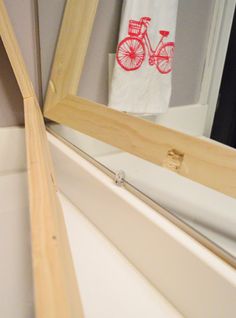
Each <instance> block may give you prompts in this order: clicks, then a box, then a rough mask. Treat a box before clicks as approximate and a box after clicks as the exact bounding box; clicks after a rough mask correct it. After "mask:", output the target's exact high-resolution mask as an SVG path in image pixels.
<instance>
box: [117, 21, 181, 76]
mask: <svg viewBox="0 0 236 318" xmlns="http://www.w3.org/2000/svg"><path fill="white" fill-rule="evenodd" d="M150 21H151V18H149V17H142V18H141V19H140V20H139V21H136V20H129V27H128V36H127V37H126V38H124V39H123V40H122V41H121V42H120V43H119V44H118V47H117V52H116V60H117V62H118V64H119V65H120V66H121V67H122V68H123V69H124V70H125V71H128V72H130V71H135V70H137V69H139V68H140V67H141V65H142V64H143V61H144V60H145V58H146V56H147V57H148V63H149V65H150V66H153V65H155V66H156V68H157V70H158V71H159V72H160V73H161V74H168V73H170V72H171V71H172V62H173V58H174V47H175V44H174V42H166V43H165V42H164V38H166V37H168V35H169V31H166V30H160V31H159V33H160V35H161V39H160V41H159V43H158V44H157V47H156V49H153V48H152V46H151V42H150V39H149V36H148V32H147V31H148V27H149V23H150Z"/></svg>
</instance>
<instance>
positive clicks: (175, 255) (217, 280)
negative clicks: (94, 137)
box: [48, 134, 236, 318]
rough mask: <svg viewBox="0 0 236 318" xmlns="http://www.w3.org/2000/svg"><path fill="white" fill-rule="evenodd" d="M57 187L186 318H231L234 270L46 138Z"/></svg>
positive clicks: (235, 287)
mask: <svg viewBox="0 0 236 318" xmlns="http://www.w3.org/2000/svg"><path fill="white" fill-rule="evenodd" d="M48 138H49V141H50V146H51V150H52V155H53V159H54V164H55V168H56V177H57V179H58V183H59V187H60V189H61V190H62V191H63V193H65V195H66V196H67V197H68V198H69V199H70V201H71V202H72V203H73V204H74V205H75V206H76V207H77V208H79V209H80V210H81V211H83V213H84V214H85V215H86V217H88V218H89V219H90V221H91V222H92V223H93V224H95V225H96V226H97V227H98V228H99V230H100V231H101V232H103V233H104V235H106V237H107V238H108V239H109V240H110V241H111V242H112V243H113V244H114V245H115V246H116V247H117V248H118V249H119V250H120V251H121V252H122V254H123V255H125V257H127V259H128V260H130V262H131V263H132V264H134V265H135V267H136V268H137V269H138V270H139V271H140V272H141V273H143V275H144V276H145V277H147V278H148V280H149V281H150V282H151V283H152V284H153V285H154V286H155V287H156V288H157V289H158V290H159V291H160V292H161V293H162V294H163V295H164V296H165V297H166V298H167V299H168V300H169V301H170V302H171V303H172V304H174V306H175V307H176V308H177V309H178V310H179V311H180V312H181V313H182V314H183V315H184V316H186V317H191V318H199V317H207V318H222V317H233V316H234V315H235V311H236V271H235V270H234V269H232V268H231V267H230V266H229V265H228V264H227V263H225V262H224V261H222V260H221V259H219V258H218V257H217V256H216V255H214V254H213V253H211V252H210V251H209V250H208V249H206V248H205V247H203V246H202V245H201V244H199V243H198V242H196V241H195V240H194V239H193V238H191V237H190V236H189V235H187V234H186V233H184V232H183V231H182V230H180V229H179V228H178V227H177V226H175V225H174V224H173V223H171V222H170V221H168V220H167V219H166V218H164V217H163V216H161V215H160V214H159V213H157V212H156V211H155V210H153V209H152V208H150V207H149V206H148V205H146V204H145V203H144V202H142V201H141V200H139V199H138V198H137V197H135V196H134V195H132V194H131V193H129V192H128V191H126V190H125V189H123V188H120V187H117V186H116V185H115V184H114V182H113V181H112V180H111V179H110V178H109V177H108V176H106V175H105V174H104V173H102V172H101V171H100V170H99V169H97V168H96V167H95V166H93V165H92V164H90V163H89V162H87V161H86V160H84V159H83V158H82V157H80V156H79V155H78V154H77V153H75V152H74V151H73V150H71V149H70V148H68V147H67V146H66V145H64V144H63V143H62V142H60V141H59V140H58V139H56V138H55V137H53V136H52V135H50V134H48Z"/></svg>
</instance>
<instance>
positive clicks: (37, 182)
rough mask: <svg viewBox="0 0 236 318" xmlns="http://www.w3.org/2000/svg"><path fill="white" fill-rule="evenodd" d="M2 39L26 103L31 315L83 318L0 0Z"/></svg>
mask: <svg viewBox="0 0 236 318" xmlns="http://www.w3.org/2000/svg"><path fill="white" fill-rule="evenodd" d="M0 36H1V38H2V41H3V44H4V47H5V49H6V52H7V55H8V58H9V60H10V63H11V66H12V68H13V70H14V74H15V76H16V79H17V82H18V85H19V87H20V90H21V93H22V97H23V99H24V112H25V133H26V148H27V164H28V180H29V200H30V219H31V235H32V261H33V276H34V277H33V278H34V294H35V316H36V317H37V318H82V317H83V312H82V306H81V301H80V296H79V290H78V284H77V279H76V276H75V271H74V267H73V260H72V256H71V254H70V247H69V243H68V238H67V232H66V226H65V222H64V218H63V211H62V209H61V206H60V203H59V200H58V197H57V189H56V185H55V178H54V173H53V164H52V161H51V156H50V153H49V149H48V141H47V137H46V130H45V125H44V121H43V116H42V113H41V111H40V107H39V104H38V101H37V98H36V95H35V92H34V89H33V85H32V83H31V80H30V78H29V75H28V72H27V70H26V67H25V63H24V60H23V58H22V55H21V52H20V49H19V46H18V43H17V40H16V37H15V35H14V32H13V28H12V26H11V22H10V19H9V17H8V14H7V11H6V8H5V6H4V2H3V1H2V0H0Z"/></svg>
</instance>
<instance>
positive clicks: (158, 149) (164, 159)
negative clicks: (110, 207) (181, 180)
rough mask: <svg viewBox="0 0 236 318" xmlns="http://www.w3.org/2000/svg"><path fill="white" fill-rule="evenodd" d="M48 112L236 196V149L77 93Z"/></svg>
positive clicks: (74, 126)
mask: <svg viewBox="0 0 236 318" xmlns="http://www.w3.org/2000/svg"><path fill="white" fill-rule="evenodd" d="M46 115H47V117H48V118H50V119H52V120H55V121H56V122H58V123H61V124H64V125H68V126H70V127H71V128H74V129H76V130H78V131H81V132H82V133H85V134H88V135H90V136H92V137H95V138H97V139H99V140H102V141H104V142H107V143H109V144H111V145H113V146H115V147H118V148H120V149H122V150H125V151H127V152H130V153H132V154H134V155H136V156H139V157H141V158H143V159H145V160H148V161H151V162H153V163H156V164H158V165H161V166H163V167H167V168H168V169H170V170H172V171H173V172H176V173H179V174H180V175H182V176H184V177H187V178H189V179H192V180H194V181H197V182H199V183H202V184H204V185H206V186H209V187H211V188H213V189H216V190H218V191H221V192H223V193H225V194H227V195H230V196H232V197H236V151H235V150H234V149H232V148H229V147H225V146H223V145H221V144H216V143H213V142H208V141H206V140H204V139H200V138H195V137H191V136H189V135H187V134H184V133H181V132H178V131H175V130H172V129H169V128H166V127H163V126H160V125H155V124H153V123H151V122H149V121H146V120H142V119H139V118H137V117H132V116H129V115H127V114H125V113H122V112H118V111H116V110H112V109H108V108H107V107H105V106H103V105H100V104H96V103H95V102H92V101H88V100H86V99H83V98H81V97H77V96H71V95H69V96H67V98H65V99H64V100H62V101H61V102H60V103H58V104H57V112H54V111H53V110H49V111H48V112H46Z"/></svg>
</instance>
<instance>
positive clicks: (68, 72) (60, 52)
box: [45, 0, 98, 110]
mask: <svg viewBox="0 0 236 318" xmlns="http://www.w3.org/2000/svg"><path fill="white" fill-rule="evenodd" d="M97 5H98V0H89V1H88V0H67V4H66V8H65V12H64V17H63V22H62V25H63V27H62V28H61V32H60V36H59V39H58V44H57V49H56V53H55V57H54V62H53V67H52V73H51V77H50V81H49V85H48V91H47V97H46V102H45V109H48V110H49V109H50V108H51V107H53V106H54V105H56V103H57V102H58V101H60V100H61V99H62V98H64V97H65V96H67V95H68V93H70V94H76V91H77V88H78V85H79V80H80V77H81V73H82V70H83V65H84V60H85V56H86V52H87V48H88V44H89V39H90V34H91V32H92V27H93V22H94V18H95V14H96V10H97Z"/></svg>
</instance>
